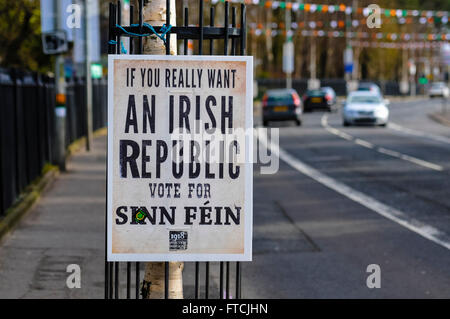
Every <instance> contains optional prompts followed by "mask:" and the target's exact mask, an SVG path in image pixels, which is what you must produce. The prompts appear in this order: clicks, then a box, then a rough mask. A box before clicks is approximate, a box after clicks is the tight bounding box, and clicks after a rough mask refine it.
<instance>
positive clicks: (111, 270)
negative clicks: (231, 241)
mask: <svg viewBox="0 0 450 319" xmlns="http://www.w3.org/2000/svg"><path fill="white" fill-rule="evenodd" d="M223 5H224V26H222V27H216V26H215V24H214V18H215V8H214V7H213V6H211V8H210V10H209V13H210V16H209V26H205V25H204V21H205V18H204V0H199V11H198V22H197V25H198V26H191V25H190V23H191V21H189V9H188V8H184V16H183V24H182V25H183V26H174V27H172V28H171V29H170V31H169V32H168V33H167V34H166V54H167V55H169V54H170V35H171V34H176V35H177V39H178V40H180V41H183V44H184V45H183V48H184V52H182V54H184V55H187V54H188V41H189V40H195V41H196V50H195V48H194V51H196V53H197V54H198V55H203V54H209V55H213V54H214V53H215V52H217V54H220V55H244V54H245V50H246V7H245V5H244V4H239V5H238V6H239V7H240V23H239V24H240V26H239V27H238V25H237V17H238V15H237V7H238V6H235V5H230V3H229V2H228V1H225V2H224V4H223ZM143 6H144V0H139V7H138V10H137V11H138V22H137V24H138V26H131V24H135V23H136V22H135V20H134V16H133V12H134V8H133V6H131V8H130V19H129V20H130V26H122V25H121V21H122V14H121V12H122V10H121V2H120V1H116V2H115V3H110V6H109V53H110V54H121V51H122V42H121V37H130V35H129V34H130V33H133V34H145V33H146V32H148V30H147V29H144V27H143ZM170 11H171V10H170V0H167V1H166V21H170ZM230 11H231V19H230ZM116 25H119V26H120V28H119V27H117V26H116ZM154 29H155V30H156V31H157V32H160V31H161V27H158V26H154ZM205 41H206V42H207V44H206V45H205V43H204V42H205ZM135 42H137V43H135ZM230 42H231V43H230ZM216 43H217V44H216ZM215 44H216V45H215ZM230 44H231V45H230ZM205 47H206V48H208V49H209V50H208V51H206V50H205ZM127 53H129V54H143V39H142V37H141V36H140V37H130V41H129V48H128V50H127ZM107 213H108V212H106V214H107ZM106 214H105V215H106ZM105 218H106V216H105ZM106 238H107V232H106V231H105V299H113V298H115V299H119V298H120V297H123V296H126V298H128V299H130V298H131V295H132V289H134V298H136V299H139V298H141V297H145V296H146V294H147V293H148V287H147V286H146V284H145V283H141V271H142V269H141V263H139V262H133V263H131V262H124V263H121V262H108V261H107V258H106V251H107V247H106ZM133 264H134V267H133ZM202 264H204V269H205V273H204V284H203V288H204V293H201V292H200V288H201V286H202V285H201V283H200V268H203V267H201V263H200V262H194V263H185V270H184V273H183V277H184V279H186V280H184V283H183V290H184V291H185V292H187V294H186V293H185V295H184V296H185V297H187V298H194V299H198V298H200V297H201V296H204V297H205V299H208V298H211V297H214V298H219V299H230V298H241V297H242V293H241V290H242V289H241V274H242V271H241V263H239V262H236V263H235V270H234V272H233V271H232V268H233V267H232V263H231V262H218V263H212V262H211V263H210V262H202ZM212 269H214V270H216V271H217V273H216V274H218V277H217V279H218V282H219V284H218V286H217V287H215V288H216V289H215V291H213V290H211V289H210V287H211V286H212V281H211V280H210V279H211V278H212V277H214V274H212ZM132 272H134V277H135V278H134V280H132ZM233 273H234V276H235V278H234V280H232V278H231V277H232V274H233ZM121 275H122V276H126V281H125V282H122V283H121V281H120V276H121ZM164 277H165V278H164V279H165V280H164V282H165V287H164V289H165V291H164V296H165V298H166V299H168V297H169V287H168V286H169V284H168V282H169V263H168V262H166V263H165V274H164ZM186 288H188V289H186ZM189 288H193V290H192V289H189ZM233 288H234V289H233ZM232 289H233V290H234V291H233V292H232ZM233 294H234V296H233Z"/></svg>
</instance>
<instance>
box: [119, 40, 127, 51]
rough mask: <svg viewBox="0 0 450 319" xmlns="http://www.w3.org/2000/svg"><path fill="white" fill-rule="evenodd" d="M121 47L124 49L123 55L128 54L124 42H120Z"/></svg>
mask: <svg viewBox="0 0 450 319" xmlns="http://www.w3.org/2000/svg"><path fill="white" fill-rule="evenodd" d="M120 46H121V48H122V53H123V54H127V49H125V46H124V45H123V42H122V41H120Z"/></svg>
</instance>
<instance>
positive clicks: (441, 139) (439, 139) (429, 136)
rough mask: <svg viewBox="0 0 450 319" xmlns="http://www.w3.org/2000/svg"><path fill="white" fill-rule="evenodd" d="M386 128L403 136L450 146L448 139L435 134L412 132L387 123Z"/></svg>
mask: <svg viewBox="0 0 450 319" xmlns="http://www.w3.org/2000/svg"><path fill="white" fill-rule="evenodd" d="M388 128H390V129H392V130H395V131H399V132H402V133H404V134H409V135H414V136H419V137H424V138H427V139H430V140H433V141H437V142H441V143H445V144H449V145H450V138H448V137H445V136H440V135H435V134H431V133H426V132H423V131H418V130H413V129H410V128H407V127H404V126H401V125H398V124H396V123H392V122H391V123H389V124H388Z"/></svg>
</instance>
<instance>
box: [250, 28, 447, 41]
mask: <svg viewBox="0 0 450 319" xmlns="http://www.w3.org/2000/svg"><path fill="white" fill-rule="evenodd" d="M272 27H274V24H273V25H272ZM266 33H270V35H271V36H273V37H275V36H277V35H283V36H288V37H291V36H294V35H296V34H297V35H301V36H315V37H330V38H350V39H355V38H357V39H372V40H390V41H428V42H440V41H447V40H450V33H437V34H435V33H386V32H344V31H337V30H335V31H328V30H321V29H320V30H304V29H303V30H295V29H294V30H289V31H286V30H285V29H282V28H281V29H276V28H262V27H260V25H256V26H255V24H250V34H252V35H256V36H259V35H262V34H266Z"/></svg>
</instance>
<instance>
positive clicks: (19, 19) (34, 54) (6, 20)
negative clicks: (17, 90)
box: [0, 0, 52, 72]
mask: <svg viewBox="0 0 450 319" xmlns="http://www.w3.org/2000/svg"><path fill="white" fill-rule="evenodd" d="M0 65H1V66H4V67H19V68H23V69H27V70H32V71H41V72H47V71H49V70H51V68H52V67H51V65H52V63H51V57H50V56H47V55H45V54H44V53H43V51H42V40H41V25H40V3H39V1H37V0H15V1H7V0H0Z"/></svg>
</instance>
